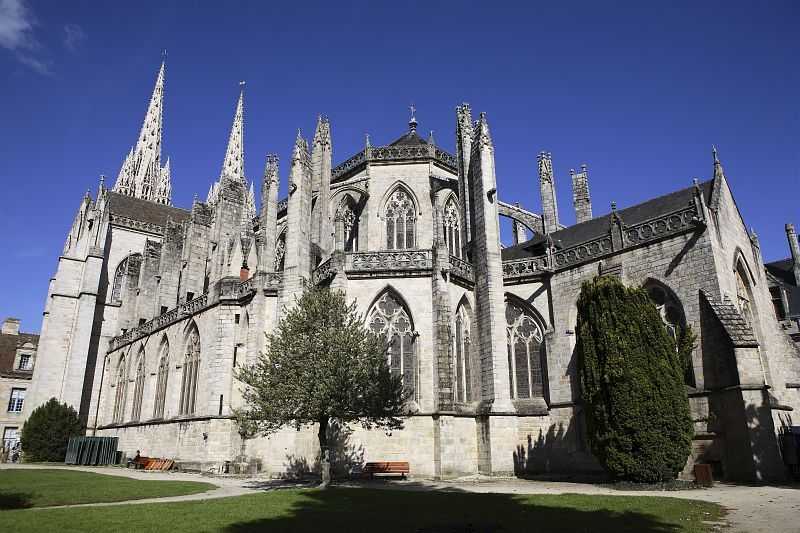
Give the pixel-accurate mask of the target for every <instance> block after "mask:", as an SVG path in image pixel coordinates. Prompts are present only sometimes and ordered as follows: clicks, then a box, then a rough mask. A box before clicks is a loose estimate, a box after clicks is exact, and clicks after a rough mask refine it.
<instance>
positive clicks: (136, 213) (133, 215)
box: [107, 191, 191, 226]
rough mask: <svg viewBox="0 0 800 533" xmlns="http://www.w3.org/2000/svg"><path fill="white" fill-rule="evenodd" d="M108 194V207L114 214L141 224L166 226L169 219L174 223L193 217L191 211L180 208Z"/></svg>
mask: <svg viewBox="0 0 800 533" xmlns="http://www.w3.org/2000/svg"><path fill="white" fill-rule="evenodd" d="M107 194H108V206H109V209H110V210H111V213H112V214H114V215H118V216H121V217H125V218H130V219H133V220H137V221H139V222H146V223H148V224H155V225H158V226H164V225H166V223H167V219H168V218H169V219H172V221H173V222H183V221H184V220H188V219H189V217H190V216H191V213H190V212H189V211H187V210H186V209H181V208H180V207H173V206H170V205H164V204H157V203H155V202H151V201H148V200H142V199H140V198H134V197H133V196H127V195H125V194H119V193H116V192H113V191H108V192H107Z"/></svg>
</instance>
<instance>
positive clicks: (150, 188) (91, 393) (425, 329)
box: [26, 65, 800, 479]
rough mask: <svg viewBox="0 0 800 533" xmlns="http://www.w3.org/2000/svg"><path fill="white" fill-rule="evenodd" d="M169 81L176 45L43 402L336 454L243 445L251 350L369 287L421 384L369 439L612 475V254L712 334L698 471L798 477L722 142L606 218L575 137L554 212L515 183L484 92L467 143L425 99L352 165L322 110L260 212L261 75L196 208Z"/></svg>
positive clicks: (771, 324) (277, 460) (634, 280)
mask: <svg viewBox="0 0 800 533" xmlns="http://www.w3.org/2000/svg"><path fill="white" fill-rule="evenodd" d="M163 91H164V67H163V65H162V67H161V70H160V71H159V73H158V78H157V81H156V86H155V90H154V92H153V95H152V99H151V100H150V104H149V107H148V110H147V115H146V118H145V122H144V125H143V127H142V130H141V133H140V135H139V139H138V141H137V143H136V145H135V146H134V147H133V148H132V149H131V151H130V152H129V153H128V155H127V157H126V158H125V160H124V163H123V165H122V168H121V170H120V172H119V176H118V177H117V180H116V182H115V184H114V186H113V188H111V189H108V188H106V185H105V184H104V183H102V182H101V184H100V186H99V190H98V191H97V195H96V197H95V198H92V197H91V196H90V195H88V194H87V195H86V196H85V197H84V198H83V199H82V201H81V203H80V206H79V208H78V212H77V214H76V216H75V220H74V222H73V225H72V227H71V228H70V230H69V233H68V235H67V239H66V243H65V245H64V251H63V253H62V255H61V257H60V258H59V262H58V267H57V270H56V273H55V275H54V276H53V278H52V280H51V282H50V287H49V291H48V295H47V303H46V307H45V312H44V322H43V325H42V332H41V339H40V344H39V351H38V353H39V358H40V359H41V360H42V361H41V363H42V364H38V365H37V367H36V368H37V371H36V372H35V373H34V378H33V385H32V390H31V393H30V394H29V399H28V401H27V402H26V408H27V409H31V408H33V407H35V406H36V405H38V404H40V403H42V402H44V401H46V400H47V399H48V398H50V397H52V396H55V397H57V398H59V399H61V400H64V401H67V402H68V403H70V404H72V405H74V406H75V407H76V408H77V409H78V410H79V412H80V414H81V416H82V418H83V420H85V421H86V424H87V427H88V430H87V431H88V432H89V433H90V434H97V435H106V436H118V437H119V439H120V447H121V448H122V449H123V450H125V451H127V452H128V453H133V452H134V451H135V450H141V451H142V453H143V454H146V455H149V456H163V457H171V458H175V459H176V460H177V461H178V462H180V463H182V464H184V465H196V466H197V467H200V468H203V469H206V468H215V467H218V465H220V464H222V463H223V462H225V461H230V460H234V458H235V457H236V456H238V455H240V453H241V450H242V449H243V448H244V449H245V450H246V452H245V453H246V455H247V456H249V457H251V458H255V459H257V460H259V461H260V463H261V465H262V468H263V470H264V471H266V472H269V473H273V474H276V475H279V474H281V473H284V472H286V471H288V470H290V469H292V468H293V467H294V465H296V464H300V463H302V462H303V461H307V462H308V463H309V464H313V462H314V458H315V456H316V454H317V450H316V446H317V444H316V434H315V430H314V429H313V428H311V429H308V430H303V431H296V430H294V429H286V430H284V431H281V432H279V433H277V434H275V435H273V436H271V437H269V438H256V439H252V440H248V441H247V442H246V443H245V445H246V446H245V447H243V443H242V438H241V437H240V435H239V433H238V428H237V427H236V424H235V422H234V420H233V419H232V416H231V415H232V409H233V408H235V407H237V406H238V405H240V402H241V392H240V384H239V383H238V382H237V380H236V379H235V377H234V376H235V371H236V368H237V367H239V366H240V365H242V364H246V363H248V362H250V361H252V360H253V359H254V358H255V357H256V355H257V354H258V353H259V352H260V351H262V350H263V349H264V343H265V335H264V333H265V332H270V331H273V330H274V328H275V327H276V324H277V323H278V321H279V320H280V318H281V314H282V309H283V308H284V306H289V305H292V302H293V298H294V296H295V295H296V294H297V293H298V291H300V290H301V288H302V287H303V284H304V283H313V284H319V285H325V286H330V287H332V288H335V289H341V290H343V291H345V292H346V294H347V296H348V298H350V299H352V300H353V301H355V302H357V306H358V308H359V310H360V311H361V312H362V313H363V314H364V317H365V321H366V324H367V325H368V327H369V328H371V329H372V330H374V331H376V332H379V333H383V334H385V335H386V336H387V338H388V339H389V341H390V347H389V350H388V353H387V357H388V359H389V363H390V367H391V369H392V371H393V372H397V373H399V374H401V375H402V376H403V379H404V381H405V383H406V385H407V386H408V387H409V388H410V389H412V390H413V397H412V399H411V400H410V405H409V410H410V412H411V415H410V416H409V418H408V419H407V421H406V424H405V428H404V429H403V430H401V431H395V432H393V433H392V434H391V435H386V434H385V433H383V432H377V431H376V432H369V431H365V430H360V429H354V431H353V432H352V433H351V434H349V436H348V441H347V443H346V447H347V449H348V450H351V451H352V450H358V453H359V458H360V459H363V460H365V461H368V460H408V461H410V463H411V471H412V474H413V475H419V476H428V477H451V476H457V475H463V474H471V473H485V474H508V473H512V472H515V471H516V472H520V471H530V472H540V471H550V472H567V471H591V470H595V469H597V468H598V466H597V463H596V461H595V460H594V459H593V458H592V456H591V454H590V453H589V451H588V450H587V448H586V445H585V435H584V431H583V427H584V423H583V415H582V408H581V396H580V391H579V388H578V380H577V373H576V361H575V353H574V350H575V333H574V331H575V325H576V314H577V313H576V300H577V297H578V293H579V291H580V286H581V283H582V282H583V281H585V280H587V279H590V278H592V277H593V276H596V275H598V274H611V275H615V276H619V277H620V278H621V279H622V280H623V281H624V282H625V283H627V284H631V285H643V286H645V287H646V288H647V289H648V290H649V291H650V292H651V294H652V296H653V299H654V305H657V306H658V308H659V309H660V311H661V314H662V316H663V319H664V321H665V326H666V327H668V328H669V329H670V330H671V331H674V330H675V329H676V328H679V327H681V326H683V325H685V324H690V325H691V326H692V327H693V329H694V331H695V332H696V333H697V336H698V346H697V348H696V350H695V352H694V354H693V367H692V370H691V371H690V372H688V373H687V376H686V386H687V388H688V391H689V397H690V403H691V409H692V415H693V418H694V421H695V437H694V446H693V454H692V457H691V459H690V461H689V463H688V464H687V471H688V469H689V468H690V467H691V465H692V464H693V463H694V462H695V461H701V462H706V463H711V464H712V465H714V467H715V468H716V469H717V471H718V475H724V476H725V477H727V478H729V479H767V478H780V477H781V476H782V475H783V466H782V462H781V457H780V450H779V445H778V439H777V436H776V435H777V433H778V432H779V431H780V428H781V426H782V425H786V424H790V423H791V414H792V413H791V410H792V408H793V407H794V408H797V407H800V392H798V389H797V387H798V385H797V384H798V383H800V357H798V352H797V351H796V348H795V346H794V344H793V343H792V341H791V340H790V338H789V337H788V336H787V335H786V333H785V332H784V331H783V329H782V328H781V327H780V326H779V324H778V322H777V320H776V318H775V315H774V312H773V308H772V302H771V299H770V292H769V290H768V282H767V279H766V277H765V270H764V264H763V261H762V258H761V254H760V251H759V245H758V241H757V240H756V238H755V236H754V235H751V234H750V233H748V231H747V229H746V226H745V223H744V221H743V220H742V218H741V216H740V213H739V211H738V209H737V207H736V204H735V202H734V199H733V196H732V193H731V189H730V188H729V184H728V180H727V179H726V176H725V173H724V172H723V168H722V165H721V163H720V161H719V160H718V158H717V156H716V152H715V154H714V159H713V167H711V168H712V169H713V176H712V177H711V178H710V179H709V180H708V181H703V182H695V183H693V184H692V183H691V182H689V181H688V180H687V187H686V188H684V189H681V190H678V191H675V192H673V193H671V194H668V195H665V196H661V197H658V198H654V199H651V200H648V201H646V202H644V203H641V204H638V205H634V206H631V207H627V208H625V209H616V208H614V207H612V210H611V212H610V213H607V214H604V215H601V216H594V215H593V210H592V206H591V200H590V194H589V174H588V170H587V168H586V167H585V166H584V167H581V168H580V171H578V172H574V171H573V172H571V178H572V186H573V193H574V194H573V197H574V208H575V210H576V216H577V220H578V221H579V222H578V223H577V224H575V225H573V226H568V227H565V226H564V225H563V224H562V223H561V222H560V221H559V215H558V213H559V211H558V208H557V205H556V194H555V193H556V186H557V181H558V180H557V179H556V171H555V166H554V164H553V158H552V156H551V155H550V154H549V153H544V152H543V153H541V154H539V156H538V180H539V184H540V191H541V194H542V205H543V209H542V212H541V213H533V212H530V211H528V210H525V209H523V208H521V207H519V204H516V203H513V202H512V203H507V202H504V201H502V200H501V196H502V195H501V194H499V193H498V189H497V177H496V175H495V153H494V145H493V142H492V136H491V133H490V130H489V124H488V122H487V119H486V116H485V115H484V114H483V113H481V114H480V115H479V116H478V118H477V120H475V121H473V117H472V114H471V111H470V108H469V106H468V105H466V104H463V105H461V106H459V107H458V108H457V111H456V116H455V135H456V148H457V150H456V154H455V155H454V154H450V153H448V152H447V151H445V150H444V149H442V148H440V147H439V146H437V145H436V144H435V142H434V140H433V138H432V136H431V137H429V138H428V139H427V140H426V139H423V138H421V137H420V136H419V135H418V133H417V123H416V120H415V119H414V118H413V117H412V120H411V121H410V123H409V126H408V129H407V130H406V131H404V132H402V135H400V136H399V137H398V138H397V139H396V140H395V141H394V142H391V143H389V144H386V145H374V146H373V145H372V144H370V142H369V140H367V142H366V145H365V146H364V148H363V150H361V151H359V152H358V153H356V154H354V155H352V156H350V157H348V158H347V159H345V160H344V161H343V162H342V163H340V164H338V165H336V166H334V164H333V152H332V140H331V125H330V124H329V122H328V120H327V119H325V118H324V117H321V118H320V119H319V121H318V123H317V128H316V132H315V134H314V137H313V139H312V140H311V143H310V145H309V144H308V142H307V141H306V140H305V139H304V138H303V137H302V136H301V135H300V134H299V133H298V136H297V139H296V140H295V143H294V151H293V154H292V158H291V161H289V163H288V172H289V179H288V183H289V187H288V191H287V192H286V193H284V194H287V193H288V196H287V197H285V198H284V199H281V200H279V197H281V196H282V195H280V194H279V191H278V183H279V165H278V159H277V158H276V157H275V156H272V155H269V156H267V157H266V165H265V170H264V175H263V178H262V187H261V198H260V202H259V206H258V208H257V206H256V199H255V197H254V193H253V186H252V184H251V183H249V182H248V180H247V179H246V177H245V175H244V164H243V163H244V134H243V131H244V130H243V128H244V104H243V95H241V96H240V97H239V100H238V103H237V105H236V111H235V115H234V120H233V127H232V130H231V133H230V139H229V141H228V146H227V150H226V151H225V152H224V159H223V163H222V170H221V172H220V176H219V179H218V181H216V183H214V184H212V185H211V187H210V190H209V193H208V196H207V198H206V201H205V202H201V201H197V200H195V201H194V202H193V204H192V205H191V207H190V208H188V209H183V208H179V207H175V206H173V205H172V204H171V184H170V166H169V161H167V162H166V163H163V162H162V156H161V131H162V116H163V114H162V111H163V110H162V101H163ZM220 154H221V155H222V147H220ZM563 207H564V206H562V209H563ZM499 217H507V218H509V219H511V221H512V223H513V224H512V226H513V230H514V231H513V232H514V237H515V245H514V246H511V247H508V248H505V249H504V248H503V247H502V246H501V244H500V229H499V228H500V224H499Z"/></svg>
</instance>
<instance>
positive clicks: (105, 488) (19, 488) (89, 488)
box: [0, 469, 216, 523]
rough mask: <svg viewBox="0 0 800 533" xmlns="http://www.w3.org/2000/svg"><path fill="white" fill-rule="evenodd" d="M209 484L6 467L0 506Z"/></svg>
mask: <svg viewBox="0 0 800 533" xmlns="http://www.w3.org/2000/svg"><path fill="white" fill-rule="evenodd" d="M213 488H216V486H215V485H211V484H209V483H199V482H195V481H155V480H138V479H130V478H125V477H120V476H107V475H103V474H94V473H91V472H80V471H70V470H58V469H52V470H46V469H42V470H40V469H35V470H34V469H30V470H26V469H19V470H15V469H8V470H3V471H2V472H0V510H6V509H21V508H26V507H49V506H53V505H71V504H77V503H96V502H119V501H123V500H141V499H142V498H162V497H165V496H180V495H183V494H196V493H198V492H205V491H207V490H211V489H213ZM0 516H2V517H3V518H4V517H5V516H6V515H5V513H2V515H0ZM2 522H3V520H2V518H0V523H2Z"/></svg>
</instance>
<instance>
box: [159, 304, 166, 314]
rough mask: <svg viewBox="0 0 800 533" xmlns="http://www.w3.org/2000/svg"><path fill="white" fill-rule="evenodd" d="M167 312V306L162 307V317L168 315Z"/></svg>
mask: <svg viewBox="0 0 800 533" xmlns="http://www.w3.org/2000/svg"><path fill="white" fill-rule="evenodd" d="M166 312H167V306H166V305H162V306H161V313H160V314H162V315H163V314H164V313H166Z"/></svg>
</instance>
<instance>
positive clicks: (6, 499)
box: [0, 492, 33, 511]
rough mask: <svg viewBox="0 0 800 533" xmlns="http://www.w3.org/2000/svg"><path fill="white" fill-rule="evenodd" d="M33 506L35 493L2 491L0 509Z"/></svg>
mask: <svg viewBox="0 0 800 533" xmlns="http://www.w3.org/2000/svg"><path fill="white" fill-rule="evenodd" d="M28 507H33V495H32V494H29V493H26V492H0V511H7V510H9V509H27V508H28Z"/></svg>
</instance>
